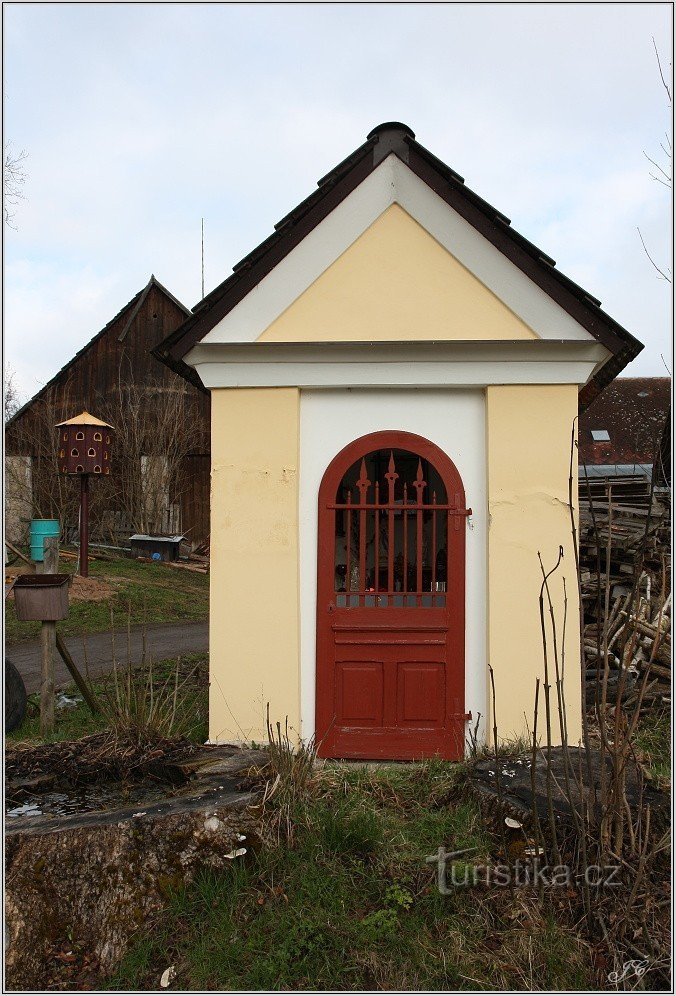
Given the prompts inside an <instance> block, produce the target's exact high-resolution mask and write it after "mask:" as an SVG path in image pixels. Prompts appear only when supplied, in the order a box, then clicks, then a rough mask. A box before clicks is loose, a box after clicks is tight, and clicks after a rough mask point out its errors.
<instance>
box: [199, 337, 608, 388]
mask: <svg viewBox="0 0 676 996" xmlns="http://www.w3.org/2000/svg"><path fill="white" fill-rule="evenodd" d="M608 356H609V353H608V350H606V349H605V348H604V347H603V346H601V345H600V344H599V343H597V342H589V341H586V342H581V341H580V340H575V339H574V340H554V339H547V340H545V339H533V340H514V341H479V342H477V341H462V342H448V341H441V342H433V341H425V342H376V343H369V342H354V343H345V342H337V343H324V342H321V343H314V342H311V343H276V342H265V343H207V342H204V341H203V342H202V343H200V344H199V345H197V346H195V347H193V349H192V350H191V351H190V352H189V353H188V355H187V356H186V361H187V362H188V363H190V365H191V366H193V367H194V368H195V369H196V371H197V373H198V374H199V376H200V378H201V380H202V383H203V384H204V386H205V387H207V388H210V389H213V388H221V387H225V388H232V387H303V388H311V387H315V388H319V387H454V386H457V387H485V386H487V385H488V384H577V385H582V384H586V382H587V381H588V380H589V378H590V377H591V376H592V375H593V374H594V372H595V371H596V370H597V369H598V367H599V365H600V364H601V363H603V362H604V361H605V360H607V359H608Z"/></svg>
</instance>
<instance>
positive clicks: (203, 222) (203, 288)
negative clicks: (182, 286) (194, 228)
mask: <svg viewBox="0 0 676 996" xmlns="http://www.w3.org/2000/svg"><path fill="white" fill-rule="evenodd" d="M202 300H204V218H202Z"/></svg>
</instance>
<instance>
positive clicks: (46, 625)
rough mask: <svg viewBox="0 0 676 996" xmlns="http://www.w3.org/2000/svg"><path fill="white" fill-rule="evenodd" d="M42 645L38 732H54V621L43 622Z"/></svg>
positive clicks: (42, 733)
mask: <svg viewBox="0 0 676 996" xmlns="http://www.w3.org/2000/svg"><path fill="white" fill-rule="evenodd" d="M40 643H41V646H42V681H41V683H40V734H41V735H42V736H43V737H44V736H46V735H47V734H49V733H53V732H54V656H55V654H54V651H55V648H56V623H55V622H43V624H42V630H41V632H40Z"/></svg>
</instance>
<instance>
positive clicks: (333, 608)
mask: <svg viewBox="0 0 676 996" xmlns="http://www.w3.org/2000/svg"><path fill="white" fill-rule="evenodd" d="M335 608H336V606H335V603H334V602H329V607H328V611H329V612H333V611H334V610H335Z"/></svg>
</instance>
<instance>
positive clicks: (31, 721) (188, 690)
mask: <svg viewBox="0 0 676 996" xmlns="http://www.w3.org/2000/svg"><path fill="white" fill-rule="evenodd" d="M208 660H209V657H208V654H185V655H184V656H183V657H182V658H181V660H180V662H178V661H177V660H164V661H158V662H157V663H153V680H154V684H155V688H156V689H157V688H158V687H160V686H161V685H162V684H163V683H164V682H167V683H168V686H169V687H170V688H171V687H172V686H173V680H174V675H175V673H176V668H177V667H180V674H181V680H183V678H184V677H185V678H189V676H190V674H191V672H194V680H193V679H192V678H189V680H188V681H187V683H186V684H185V685H184V686H183V687H182V690H181V693H180V696H179V698H178V709H177V727H178V728H180V730H181V731H182V732H184V734H185V735H186V736H188V737H189V738H190V739H191V740H194V741H195V743H204V742H205V740H206V739H207V737H208V722H207V709H208V701H207V699H208V696H207V688H208V684H207V681H208V679H207V668H208ZM146 675H147V671H146V670H145V669H143V668H137V669H136V670H135V671H134V672H132V680H133V682H134V683H135V685H136V686H137V688H138V689H139V690H140V691H141V690H143V689H144V687H145V682H146ZM122 680H125V679H124V678H123V679H122ZM93 691H94V694H95V695H96V696H97V698H99V699H100V700H101V701H102V702H103V703H104V704H105V702H106V701H107V700H110V699H111V698H112V697H114V695H115V688H114V681H113V678H112V676H108V677H107V678H102V679H100V680H99V681H97V682H96V683H95V684H94V685H93ZM65 693H66V695H68V696H69V697H75V696H78V698H79V694H78V692H77V689H76V688H75V686H74V685H72V686H69V687H68V688H66V689H65ZM28 701H29V704H28V713H27V716H26V719H25V720H24V722H23V724H22V725H21V727H20V728H19V729H18V730H14V731H13V732H12V733H7V734H6V739H7V740H8V741H9V742H11V743H30V744H40V743H53V742H55V741H59V740H78V739H79V738H80V737H85V736H88V735H89V734H90V733H98V732H99V731H101V730H105V729H107V728H109V726H110V725H111V724H110V722H109V720H108V719H107V718H106V716H105V715H103V714H99V715H96V716H94V715H92V713H91V712H90V711H89V708H88V706H87V705H86V704H85V703H84V702H83V701H82V700H81V699H79V701H78V702H77V705H75V706H73V707H71V708H67V709H57V711H56V728H55V730H54V733H53V734H51V735H50V736H49V737H46V738H45V737H42V736H41V735H40V715H39V696H38V695H32V696H31V697H30V698H29V700H28Z"/></svg>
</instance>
